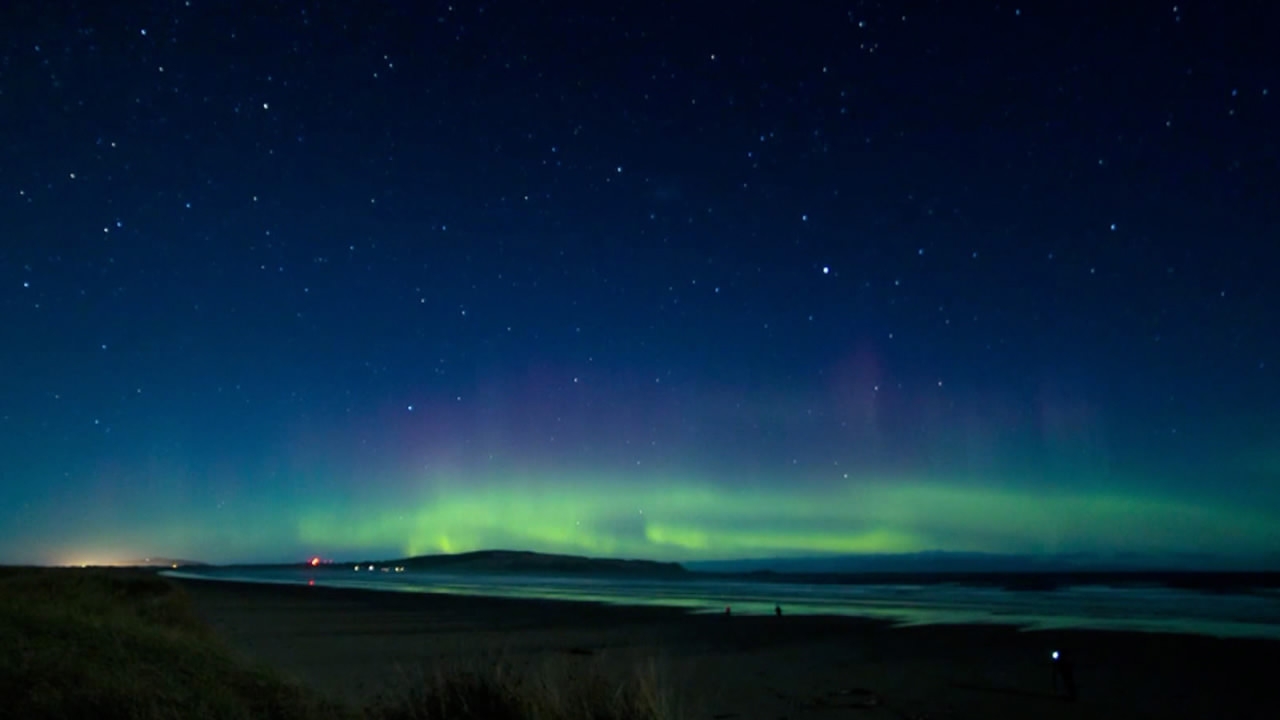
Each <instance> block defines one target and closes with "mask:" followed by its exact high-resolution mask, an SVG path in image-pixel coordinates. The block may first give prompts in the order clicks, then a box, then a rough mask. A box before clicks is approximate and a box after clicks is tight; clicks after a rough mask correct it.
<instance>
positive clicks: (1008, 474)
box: [0, 0, 1280, 564]
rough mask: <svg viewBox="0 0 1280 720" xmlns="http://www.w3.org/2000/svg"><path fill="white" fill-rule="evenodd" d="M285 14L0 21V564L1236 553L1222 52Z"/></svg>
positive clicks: (1238, 521)
mask: <svg viewBox="0 0 1280 720" xmlns="http://www.w3.org/2000/svg"><path fill="white" fill-rule="evenodd" d="M321 5H322V6H317V7H309V8H308V9H307V11H306V12H299V11H298V8H295V7H292V6H290V5H289V4H287V3H286V4H284V5H278V6H276V5H273V6H264V5H261V4H257V3H247V2H230V3H200V2H192V3H185V4H184V3H171V4H165V5H164V6H163V7H154V8H149V9H148V8H142V7H140V6H138V5H136V4H133V3H78V2H68V1H67V0H49V2H42V3H41V4H40V8H41V11H40V12H38V13H24V14H21V16H20V17H19V16H15V17H14V18H13V20H12V22H2V23H0V38H3V39H4V40H5V41H6V42H5V43H4V45H3V46H4V47H6V48H8V50H6V52H5V54H4V58H3V61H2V62H0V74H2V76H3V80H4V81H3V88H4V102H5V105H6V108H7V109H8V110H11V111H7V112H6V113H5V114H4V115H3V117H0V125H3V127H4V128H5V129H6V130H7V131H8V132H6V133H5V135H4V136H5V137H10V138H13V139H12V140H11V141H10V142H7V143H3V144H0V167H3V168H5V171H4V173H3V177H2V178H0V215H2V216H3V217H4V218H5V219H6V220H5V224H4V227H5V233H6V237H8V238H10V240H9V241H7V242H5V243H4V245H3V247H2V248H0V310H2V312H3V317H4V319H5V322H3V323H0V367H2V368H3V369H4V370H3V372H0V479H2V480H3V482H0V562H15V561H22V562H40V563H57V564H83V563H84V561H85V560H89V561H93V560H94V559H95V558H97V559H102V558H134V557H142V556H145V555H146V554H147V553H152V552H156V551H157V550H163V551H164V552H165V554H166V555H170V556H173V557H179V558H184V557H189V558H192V559H199V560H204V561H213V562H222V561H228V560H232V559H236V560H241V561H243V560H255V559H256V560H266V559H272V560H278V559H285V558H305V557H310V556H312V555H315V554H323V555H327V556H328V555H332V556H335V557H337V556H342V557H347V556H351V557H359V556H362V555H363V556H387V557H393V556H401V557H403V556H414V555H421V554H426V553H437V552H443V553H456V552H461V551H468V550H478V549H482V548H486V547H520V548H528V549H530V550H534V551H539V552H554V553H565V554H575V555H589V556H615V557H637V558H648V559H653V560H657V561H681V562H700V561H712V560H725V559H731V558H753V557H770V556H803V555H851V556H852V555H872V554H902V553H914V552H924V551H933V550H942V551H945V552H956V553H977V552H982V553H991V554H1002V555H1008V556H1026V557H1040V558H1052V557H1064V556H1070V555H1080V556H1106V555H1116V556H1130V557H1153V558H1172V559H1174V560H1175V561H1179V562H1185V563H1194V562H1200V560H1196V558H1204V557H1213V558H1219V559H1220V562H1223V563H1244V562H1249V561H1251V560H1250V559H1253V558H1267V557H1270V555H1269V554H1270V553H1273V552H1274V549H1275V548H1277V547H1280V333H1277V332H1275V329H1276V328H1277V327H1280V283H1276V282H1275V279H1274V277H1273V275H1274V268H1276V267H1280V243H1276V242H1275V241H1274V240H1269V239H1268V238H1275V237H1277V236H1280V232H1277V229H1278V228H1280V203H1276V202H1275V198H1276V197H1280V171H1278V170H1277V167H1278V166H1277V163H1276V162H1275V149H1276V148H1277V147H1280V75H1277V67H1280V66H1277V65H1276V64H1275V63H1266V62H1260V61H1259V58H1269V57H1272V56H1273V53H1274V50H1273V47H1272V45H1273V44H1274V43H1272V42H1271V39H1270V38H1269V37H1267V36H1266V33H1265V32H1262V31H1261V29H1260V28H1263V27H1264V26H1265V24H1264V23H1250V22H1248V15H1247V13H1227V12H1223V11H1221V10H1217V11H1215V10H1214V9H1213V8H1208V7H1205V8H1199V7H1197V8H1191V9H1183V10H1178V9H1176V8H1175V9H1174V10H1173V11H1170V10H1169V8H1168V7H1163V8H1160V9H1158V10H1156V9H1152V8H1154V6H1152V8H1130V7H1129V6H1124V7H1123V8H1121V7H1120V6H1119V5H1117V6H1116V7H1114V8H1113V7H1110V6H1107V7H1102V6H1099V7H1098V8H1093V9H1089V10H1087V11H1084V10H1081V9H1080V8H1077V7H1074V6H1072V5H1070V4H1068V3H1041V4H1037V6H1036V7H1034V8H1030V7H1024V8H1013V7H1008V6H1004V5H1001V4H997V5H992V6H988V7H983V8H978V9H974V8H973V7H969V6H967V5H966V6H963V7H961V6H960V5H957V4H951V3H932V4H929V6H928V7H922V8H918V9H912V10H910V11H909V12H907V11H902V12H896V11H894V10H893V9H892V8H890V7H888V6H883V7H881V6H880V5H875V4H864V5H858V6H857V7H852V8H846V7H837V6H835V5H831V4H825V3H798V4H793V6H788V7H787V8H786V11H785V12H782V13H777V12H774V11H773V10H772V9H770V8H769V7H766V6H764V5H759V6H757V5H753V4H745V5H743V6H742V7H736V8H735V10H734V12H733V13H732V15H731V16H729V15H726V14H725V13H723V12H721V11H718V10H717V7H718V6H712V5H707V4H701V3H685V4H679V5H680V6H679V7H666V6H665V5H663V4H643V3H637V4H635V5H634V6H628V7H613V6H612V5H609V6H606V5H603V4H590V3H581V4H578V3H568V4H565V5H563V6H557V7H554V8H550V9H548V8H544V7H541V6H538V5H535V4H530V3H519V2H510V1H508V2H503V0H496V2H492V3H484V4H483V5H476V4H465V5H466V6H465V7H463V6H462V5H455V6H449V7H447V8H444V9H440V8H436V7H434V6H432V7H427V6H422V5H418V4H400V3H396V4H391V5H386V4H376V3H357V4H352V3H338V4H327V5H326V4H321ZM579 5H580V6H579ZM1184 15H1185V18H1186V20H1185V21H1184V20H1183V18H1184ZM726 23H728V24H726ZM726 27H731V28H732V32H726V30H725V28H726ZM1082 48H1084V49H1083V50H1082ZM230 57H234V58H235V60H234V62H232V61H229V60H228V58H230ZM202 555H204V557H200V556H202Z"/></svg>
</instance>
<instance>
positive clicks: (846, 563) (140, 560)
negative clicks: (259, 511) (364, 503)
mask: <svg viewBox="0 0 1280 720" xmlns="http://www.w3.org/2000/svg"><path fill="white" fill-rule="evenodd" d="M504 554H510V555H535V556H550V557H565V558H568V559H573V560H591V561H605V562H619V561H621V562H639V563H653V564H658V565H672V564H674V565H678V566H680V567H681V568H683V569H685V570H689V571H694V572H717V573H718V572H726V573H739V572H759V571H772V572H778V573H783V574H819V575H822V574H846V573H847V574H859V573H866V574H899V573H901V574H948V573H978V574H987V573H989V574H996V575H999V574H1019V573H1028V572H1030V573H1037V572H1038V573H1049V574H1053V573H1170V572H1174V573H1179V572H1187V573H1193V574H1195V573H1226V574H1232V573H1241V574H1250V573H1262V574H1273V573H1280V552H1272V553H1266V554H1261V555H1256V556H1252V557H1248V558H1231V557H1216V556H1212V555H1208V554H1203V553H1199V554H1180V555H1174V556H1158V555H1142V554H1133V553H1109V554H1081V553H1074V554H1060V555H1026V554H1021V555H1020V554H1009V553H982V552H972V553H970V552H952V551H946V550H925V551H919V552H906V553H863V554H826V555H787V556H774V557H737V558H723V559H708V560H684V561H681V560H655V559H652V558H644V557H632V556H608V555H582V554H575V553H546V552H539V551H536V550H518V549H512V548H484V549H480V550H469V551H465V552H457V553H426V554H422V555H414V556H404V555H396V554H388V555H360V556H355V555H352V556H348V557H337V556H333V557H330V556H322V555H310V556H306V557H302V558H292V559H256V560H245V559H231V560H225V561H207V560H202V559H199V558H195V557H181V558H180V557H175V556H166V555H159V554H157V555H150V556H133V557H123V558H118V559H108V558H98V559H96V560H95V561H87V560H86V561H79V560H76V561H69V562H60V563H4V565H10V566H21V565H30V566H38V567H68V568H75V567H82V568H91V567H103V568H107V567H164V566H171V567H172V568H174V569H177V568H182V567H211V568H219V567H255V566H289V567H300V568H306V567H308V566H310V567H316V568H331V567H339V566H346V565H352V564H356V565H362V564H364V563H375V564H384V563H392V562H403V561H410V560H423V559H432V558H440V557H465V556H488V555H504ZM895 563H896V564H895Z"/></svg>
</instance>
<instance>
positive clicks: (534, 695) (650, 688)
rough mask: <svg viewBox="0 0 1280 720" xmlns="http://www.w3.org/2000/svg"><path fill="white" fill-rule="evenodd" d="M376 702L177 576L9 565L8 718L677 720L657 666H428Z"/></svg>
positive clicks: (1, 641)
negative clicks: (320, 675) (325, 683)
mask: <svg viewBox="0 0 1280 720" xmlns="http://www.w3.org/2000/svg"><path fill="white" fill-rule="evenodd" d="M411 680H412V681H411V682H408V683H404V689H403V690H399V691H397V692H396V693H395V694H393V695H383V696H382V697H380V698H378V699H377V700H375V701H374V702H372V703H370V704H369V705H367V706H365V707H352V706H349V705H345V704H340V703H338V702H336V701H333V700H331V699H329V698H326V697H324V696H323V695H321V694H319V693H317V692H314V691H313V690H311V689H309V688H307V687H305V686H303V685H302V684H300V683H297V682H295V681H293V680H291V679H289V678H286V677H284V676H282V675H280V674H279V673H277V672H275V671H273V670H272V669H270V668H267V667H264V666H261V665H258V664H256V663H253V662H250V661H248V660H246V659H245V658H242V657H240V656H238V655H237V654H236V653H235V652H234V651H232V650H231V649H230V648H229V647H227V646H226V645H225V644H224V643H223V642H222V640H221V639H220V638H219V637H217V636H216V635H215V633H214V632H213V631H212V630H211V629H210V628H209V627H208V626H207V625H206V624H205V623H204V622H202V621H201V619H200V618H199V617H198V616H197V614H196V612H195V610H194V608H193V605H192V603H191V601H190V598H189V597H188V596H187V595H186V593H185V592H184V591H183V589H182V588H181V587H180V586H179V585H178V584H176V583H174V582H172V581H169V580H167V579H165V578H162V577H159V576H157V575H155V574H153V573H148V572H145V571H136V570H111V569H20V570H17V569H11V568H5V569H0V716H2V717H5V718H14V719H15V720H17V719H27V718H29V719H30V720H64V719H71V718H75V719H76V720H79V719H80V718H100V719H101V720H134V719H136V720H161V719H165V720H167V719H170V718H189V719H190V720H206V719H208V720H212V719H213V718H227V719H237V720H238V719H240V718H244V719H245V720H248V719H250V718H253V719H258V718H280V719H282V720H293V719H297V720H366V719H367V720H676V718H678V717H680V716H681V713H680V712H679V708H678V707H677V706H676V704H675V701H674V697H673V696H672V695H671V694H669V693H668V692H666V690H665V688H666V684H665V683H664V682H663V678H662V677H661V673H660V667H659V666H658V665H657V664H656V663H647V664H641V665H640V666H638V667H636V668H634V670H633V672H631V673H628V674H626V675H625V676H621V677H620V676H618V674H617V673H609V672H606V671H605V670H604V669H603V668H601V667H599V666H598V665H596V664H592V663H591V662H590V661H578V660H576V659H575V660H572V661H570V660H562V661H560V662H554V661H548V662H545V663H543V664H542V665H541V666H538V667H532V668H530V667H521V666H519V664H517V663H512V662H505V661H497V662H492V663H487V664H484V665H480V664H475V665H473V666H467V667H463V666H454V667H449V668H445V667H437V668H434V669H431V670H429V671H422V672H421V673H420V675H419V676H415V677H413V678H411Z"/></svg>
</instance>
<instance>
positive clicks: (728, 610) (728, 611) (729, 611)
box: [724, 605, 733, 617]
mask: <svg viewBox="0 0 1280 720" xmlns="http://www.w3.org/2000/svg"><path fill="white" fill-rule="evenodd" d="M732 614H733V609H732V608H730V607H729V606H728V605H725V606H724V616H725V617H729V616H730V615H732Z"/></svg>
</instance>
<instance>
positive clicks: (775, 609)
mask: <svg viewBox="0 0 1280 720" xmlns="http://www.w3.org/2000/svg"><path fill="white" fill-rule="evenodd" d="M773 614H774V615H777V616H778V617H782V606H781V605H777V604H775V605H774V606H773Z"/></svg>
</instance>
